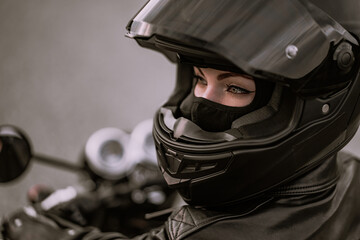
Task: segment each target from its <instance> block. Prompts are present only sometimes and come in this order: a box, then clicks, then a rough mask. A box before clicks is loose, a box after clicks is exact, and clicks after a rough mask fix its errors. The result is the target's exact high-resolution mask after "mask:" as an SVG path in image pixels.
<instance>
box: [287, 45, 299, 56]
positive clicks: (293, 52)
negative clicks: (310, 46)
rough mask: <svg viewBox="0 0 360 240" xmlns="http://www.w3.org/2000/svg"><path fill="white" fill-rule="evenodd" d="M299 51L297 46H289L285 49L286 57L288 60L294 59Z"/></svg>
mask: <svg viewBox="0 0 360 240" xmlns="http://www.w3.org/2000/svg"><path fill="white" fill-rule="evenodd" d="M298 51H299V49H298V48H297V47H296V46H295V45H289V46H287V47H286V49H285V53H286V57H287V58H288V59H294V58H295V57H296V55H297V53H298Z"/></svg>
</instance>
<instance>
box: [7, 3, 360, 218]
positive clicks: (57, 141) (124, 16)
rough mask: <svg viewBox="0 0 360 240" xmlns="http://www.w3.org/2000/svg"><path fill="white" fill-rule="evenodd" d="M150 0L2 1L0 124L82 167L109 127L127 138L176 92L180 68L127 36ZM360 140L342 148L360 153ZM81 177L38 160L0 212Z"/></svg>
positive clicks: (11, 191)
mask: <svg viewBox="0 0 360 240" xmlns="http://www.w3.org/2000/svg"><path fill="white" fill-rule="evenodd" d="M145 2H146V1H145V0H101V1H99V0H71V1H64V0H62V1H61V0H32V1H27V0H1V1H0V124H13V125H16V126H18V127H20V128H22V129H23V130H25V132H26V133H27V134H28V135H29V136H30V138H31V141H32V145H33V148H34V150H35V152H39V153H44V154H47V155H51V156H56V157H59V158H62V159H66V160H68V161H69V162H73V163H76V162H77V161H78V160H79V157H80V153H81V151H82V149H83V146H84V144H85V142H86V140H87V138H88V137H89V136H90V135H91V134H92V133H93V132H94V131H96V130H98V129H100V128H103V127H117V128H121V129H124V130H126V131H131V130H132V129H133V128H134V127H135V126H136V124H138V123H139V122H141V121H143V120H145V119H148V118H152V116H153V113H154V112H155V110H156V109H157V107H158V106H160V105H161V104H162V103H163V102H164V101H165V100H166V98H167V97H168V96H169V93H170V92H171V91H172V89H173V86H174V79H175V66H174V65H172V64H171V63H170V62H168V61H167V60H166V59H165V57H163V56H162V55H160V54H159V53H156V52H152V51H150V50H145V49H142V48H140V47H138V46H137V44H136V42H135V41H134V40H131V39H128V38H126V37H124V34H125V33H126V31H125V26H126V24H127V23H128V21H129V19H130V18H131V17H132V16H134V15H135V13H136V12H137V11H138V10H139V9H140V7H141V6H142V5H143V4H144V3H145ZM359 135H360V133H358V134H357V135H356V136H355V139H354V140H353V141H352V142H350V144H349V145H348V146H347V147H346V150H348V151H351V152H353V153H355V154H357V155H359V156H360V149H359V146H360V142H359V141H360V137H359ZM77 179H78V178H77V175H75V174H73V173H69V172H66V171H64V170H60V169H54V168H52V167H48V166H46V165H43V164H39V163H32V164H31V166H30V168H29V169H28V170H27V172H25V174H24V175H22V177H21V178H20V179H18V180H16V181H14V182H12V183H10V184H6V185H4V184H3V185H0V194H1V200H0V215H3V214H7V213H9V212H11V211H13V210H15V209H17V208H19V207H21V206H22V205H24V204H26V197H25V196H26V195H25V194H26V191H27V189H28V188H29V187H30V186H32V185H33V184H35V183H45V184H48V185H50V186H52V187H54V188H60V187H65V186H68V185H71V184H73V183H74V182H76V181H77Z"/></svg>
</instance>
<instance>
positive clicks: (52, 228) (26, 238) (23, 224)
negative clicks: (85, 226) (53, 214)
mask: <svg viewBox="0 0 360 240" xmlns="http://www.w3.org/2000/svg"><path fill="white" fill-rule="evenodd" d="M1 232H2V235H3V238H4V239H5V240H35V239H36V240H45V239H53V240H57V239H61V240H63V239H64V240H69V239H74V237H75V236H76V234H77V230H76V229H74V228H72V225H71V224H70V225H68V226H64V225H62V224H60V225H59V222H56V221H54V220H53V219H50V218H49V217H46V216H44V215H40V214H38V213H37V212H36V211H35V209H34V208H32V207H24V208H23V209H21V210H19V211H17V212H15V213H14V214H12V215H11V216H10V217H7V218H5V219H4V220H3V222H2V223H1Z"/></svg>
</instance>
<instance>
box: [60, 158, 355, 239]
mask: <svg viewBox="0 0 360 240" xmlns="http://www.w3.org/2000/svg"><path fill="white" fill-rule="evenodd" d="M74 233H76V234H73V237H72V238H71V239H84V240H95V239H98V240H100V239H102V240H105V239H127V238H126V237H125V236H123V235H121V234H119V233H101V232H99V231H97V230H96V229H92V228H88V229H75V231H74ZM66 239H70V238H66ZM134 239H149V240H150V239H159V240H161V239H176V240H178V239H196V240H201V239H206V240H210V239H224V240H225V239H226V240H229V239H269V240H275V239H276V240H279V239H286V240H289V239H291V240H297V239H324V240H359V239H360V161H359V160H357V159H355V158H354V157H352V156H349V155H347V154H344V153H339V155H338V157H337V161H336V159H335V157H334V158H331V159H328V160H327V161H325V162H324V163H322V164H321V165H320V166H318V167H317V168H316V169H314V170H313V171H311V172H309V173H307V174H306V175H304V176H302V177H301V178H299V179H297V180H295V181H293V182H292V183H290V184H287V185H285V186H282V187H280V188H277V189H276V190H275V191H273V192H271V193H269V194H268V195H266V196H263V197H261V198H259V199H257V200H252V201H251V203H247V204H238V205H237V206H232V207H228V208H223V209H221V210H219V209H217V210H215V209H211V210H210V209H202V208H195V207H192V206H182V207H181V208H180V209H178V210H177V211H174V212H173V213H172V214H171V215H170V216H169V218H168V220H167V221H166V222H165V224H164V225H163V226H162V227H160V228H158V229H154V230H152V231H150V232H148V233H146V234H143V235H141V236H138V237H135V238H134Z"/></svg>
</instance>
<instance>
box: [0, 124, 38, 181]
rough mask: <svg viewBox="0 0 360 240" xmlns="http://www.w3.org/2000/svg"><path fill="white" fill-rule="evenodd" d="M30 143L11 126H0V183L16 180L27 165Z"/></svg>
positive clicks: (21, 132) (29, 156)
mask: <svg viewBox="0 0 360 240" xmlns="http://www.w3.org/2000/svg"><path fill="white" fill-rule="evenodd" d="M31 157H32V154H31V146H30V142H29V141H28V139H27V138H26V136H25V134H24V132H23V131H21V130H20V129H18V128H16V127H14V126H11V125H2V126H0V183H6V182H9V181H12V180H14V179H16V178H18V177H19V176H20V175H21V174H22V173H23V172H24V171H25V170H26V168H27V166H28V165H29V162H30V159H31Z"/></svg>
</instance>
